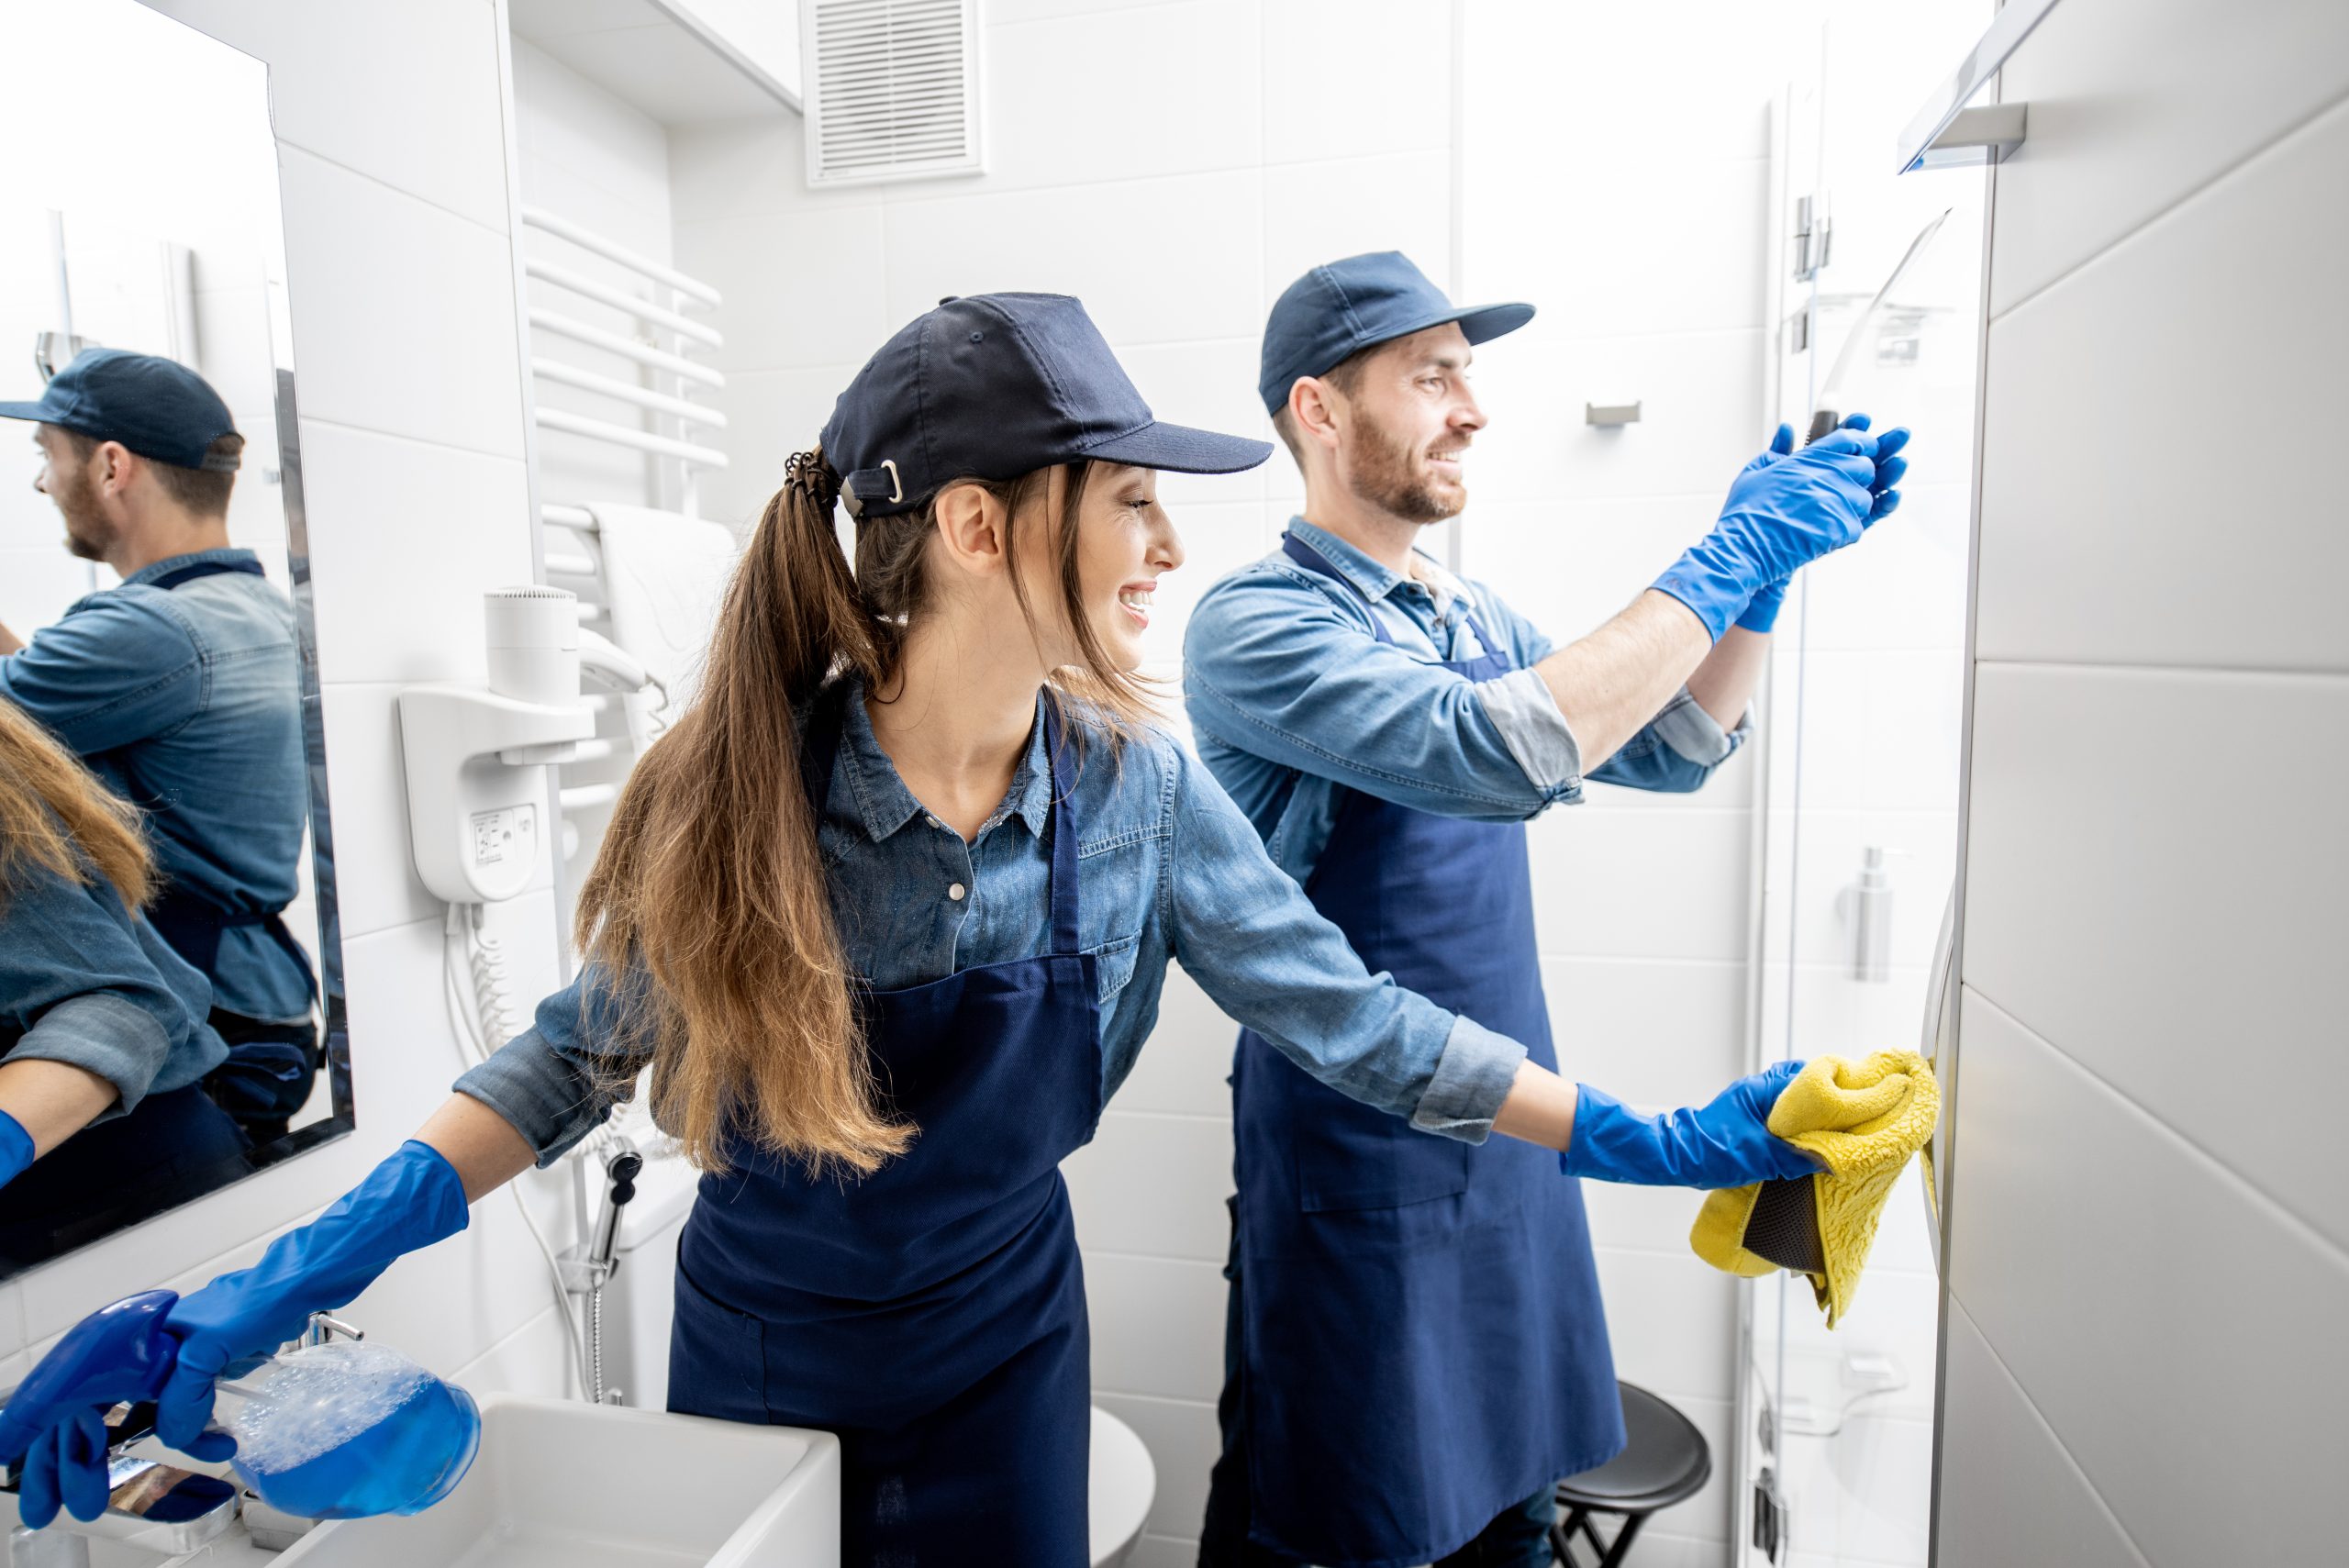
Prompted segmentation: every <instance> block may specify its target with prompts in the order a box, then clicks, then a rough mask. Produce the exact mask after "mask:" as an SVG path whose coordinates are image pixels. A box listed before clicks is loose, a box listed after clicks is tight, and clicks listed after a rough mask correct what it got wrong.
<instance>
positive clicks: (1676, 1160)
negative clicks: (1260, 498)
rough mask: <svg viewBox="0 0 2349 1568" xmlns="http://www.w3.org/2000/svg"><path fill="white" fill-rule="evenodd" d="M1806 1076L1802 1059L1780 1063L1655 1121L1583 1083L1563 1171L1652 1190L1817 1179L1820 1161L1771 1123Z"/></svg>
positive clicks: (1563, 1156)
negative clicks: (1781, 1101) (1799, 1077)
mask: <svg viewBox="0 0 2349 1568" xmlns="http://www.w3.org/2000/svg"><path fill="white" fill-rule="evenodd" d="M1801 1071H1802V1063H1801V1062H1778V1063H1776V1064H1775V1065H1774V1066H1772V1067H1770V1068H1768V1069H1767V1070H1766V1071H1764V1072H1761V1073H1755V1074H1754V1075H1753V1076H1752V1077H1750V1078H1740V1079H1739V1080H1738V1081H1737V1082H1736V1083H1734V1084H1731V1085H1730V1086H1729V1087H1728V1088H1726V1089H1724V1090H1722V1091H1721V1092H1720V1094H1719V1095H1715V1096H1714V1097H1713V1100H1712V1102H1711V1103H1710V1104H1709V1105H1706V1106H1692V1107H1689V1108H1687V1109H1685V1110H1676V1111H1668V1112H1666V1113H1665V1114H1664V1115H1663V1116H1653V1117H1650V1116H1641V1115H1639V1114H1637V1113H1636V1112H1633V1111H1631V1110H1627V1109H1625V1108H1624V1106H1623V1103H1622V1102H1621V1101H1620V1100H1618V1099H1616V1098H1615V1097H1614V1096H1613V1095H1602V1094H1600V1093H1599V1092H1598V1090H1597V1089H1594V1088H1592V1087H1591V1086H1590V1085H1589V1084H1576V1085H1575V1095H1577V1096H1578V1103H1577V1105H1576V1106H1575V1130H1574V1137H1573V1138H1572V1140H1569V1141H1568V1143H1567V1145H1566V1151H1565V1152H1564V1154H1561V1155H1560V1156H1558V1164H1559V1167H1560V1169H1562V1170H1564V1172H1565V1173H1566V1174H1567V1175H1569V1176H1589V1177H1591V1178H1593V1179H1594V1180H1597V1181H1602V1182H1629V1183H1631V1184H1636V1185H1640V1186H1651V1187H1742V1186H1747V1185H1750V1184H1753V1183H1755V1182H1766V1181H1778V1180H1784V1179H1786V1178H1788V1177H1793V1176H1808V1175H1811V1174H1814V1173H1817V1172H1818V1170H1819V1169H1820V1165H1819V1162H1817V1161H1815V1160H1813V1159H1812V1158H1811V1157H1810V1156H1809V1155H1808V1154H1806V1153H1804V1152H1803V1151H1801V1150H1799V1149H1798V1148H1796V1147H1795V1146H1794V1145H1793V1144H1791V1143H1788V1142H1787V1140H1784V1139H1782V1138H1778V1137H1776V1136H1774V1135H1773V1134H1772V1133H1771V1131H1770V1129H1769V1125H1768V1124H1769V1119H1770V1107H1771V1106H1775V1105H1776V1104H1777V1103H1778V1096H1779V1095H1780V1094H1782V1093H1784V1092H1785V1090H1786V1087H1787V1084H1788V1083H1790V1082H1792V1081H1793V1078H1794V1075H1795V1074H1796V1073H1799V1072H1801Z"/></svg>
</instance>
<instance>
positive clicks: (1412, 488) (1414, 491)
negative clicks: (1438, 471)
mask: <svg viewBox="0 0 2349 1568" xmlns="http://www.w3.org/2000/svg"><path fill="white" fill-rule="evenodd" d="M1358 428H1359V429H1360V431H1361V433H1362V438H1363V439H1362V441H1361V444H1360V448H1359V450H1357V452H1356V454H1355V457H1354V462H1353V475H1352V478H1353V492H1354V494H1355V495H1358V496H1360V497H1361V498H1362V499H1363V500H1364V501H1367V502H1368V503H1370V505H1372V506H1375V507H1377V508H1378V509H1379V510H1380V511H1382V512H1385V513H1386V514H1387V515H1389V516H1390V517H1400V518H1402V519H1403V520H1404V521H1405V522H1408V523H1440V522H1442V521H1443V520H1444V519H1445V518H1447V517H1454V516H1456V515H1458V513H1459V511H1460V509H1461V506H1462V505H1463V503H1462V502H1461V501H1458V500H1454V499H1453V498H1451V497H1448V496H1446V495H1444V494H1443V493H1442V491H1440V490H1438V489H1437V488H1436V481H1435V479H1434V478H1433V477H1432V476H1431V475H1429V474H1426V473H1420V472H1419V463H1418V459H1419V452H1418V451H1416V450H1413V449H1412V447H1411V446H1410V445H1409V444H1408V442H1406V441H1404V440H1402V439H1400V438H1398V437H1397V436H1395V435H1394V434H1393V433H1391V432H1390V431H1388V430H1387V429H1386V428H1385V427H1383V426H1380V425H1376V424H1374V423H1372V422H1371V421H1370V420H1369V419H1367V418H1364V419H1362V420H1361V421H1360V424H1359V427H1358Z"/></svg>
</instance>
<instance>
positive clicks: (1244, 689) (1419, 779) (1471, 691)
mask: <svg viewBox="0 0 2349 1568" xmlns="http://www.w3.org/2000/svg"><path fill="white" fill-rule="evenodd" d="M1289 531H1290V532H1291V533H1293V534H1295V535H1296V536H1297V538H1298V539H1301V540H1303V541H1304V542H1305V543H1307V544H1308V545H1310V546H1312V547H1313V548H1314V549H1315V550H1319V552H1320V553H1321V556H1322V558H1323V559H1324V560H1326V561H1328V562H1330V565H1331V566H1332V567H1334V568H1336V570H1337V571H1338V572H1339V573H1340V574H1341V576H1342V577H1343V579H1344V581H1342V582H1338V581H1333V580H1332V579H1330V577H1328V576H1326V575H1324V574H1323V573H1319V572H1312V571H1308V570H1307V569H1306V568H1305V567H1303V566H1300V565H1299V564H1297V562H1295V561H1292V560H1291V559H1290V558H1289V557H1288V556H1287V555H1286V554H1285V553H1283V552H1281V551H1279V550H1275V551H1274V552H1273V553H1272V554H1271V555H1268V556H1266V557H1265V558H1264V560H1262V561H1259V562H1256V563H1255V564H1253V565H1252V566H1244V567H1241V569H1240V570H1239V571H1237V572H1234V573H1231V574H1230V575H1229V576H1227V577H1225V578H1223V579H1222V580H1220V581H1219V582H1218V583H1217V584H1215V585H1214V586H1213V587H1211V588H1209V589H1208V591H1207V594H1206V595H1205V596H1204V597H1202V598H1201V599H1200V601H1199V604H1198V607H1197V609H1195V610H1194V611H1193V612H1192V614H1191V619H1190V624H1189V626H1188V627H1187V628H1186V630H1185V632H1184V635H1183V695H1184V701H1185V704H1186V707H1187V708H1188V710H1189V714H1190V719H1191V730H1192V735H1193V738H1194V741H1195V743H1196V744H1197V747H1198V751H1199V756H1200V758H1201V759H1202V760H1203V761H1204V762H1206V763H1207V765H1208V769H1209V771H1210V772H1212V773H1214V774H1215V776H1216V779H1217V781H1218V782H1219V783H1220V784H1222V785H1223V787H1224V788H1225V789H1227V790H1229V791H1230V793H1231V797H1232V799H1234V800H1235V801H1237V802H1238V803H1239V805H1240V808H1241V810H1242V811H1244V812H1245V813H1246V814H1247V816H1248V818H1249V820H1250V821H1252V822H1253V823H1254V824H1255V825H1256V828H1257V829H1258V830H1259V831H1260V832H1262V833H1263V834H1264V840H1265V847H1266V849H1267V850H1268V851H1270V852H1271V854H1272V857H1273V860H1274V862H1275V863H1276V864H1277V865H1279V866H1280V868H1281V869H1282V870H1284V871H1286V872H1287V873H1289V874H1290V875H1292V876H1294V877H1296V878H1297V881H1298V882H1299V883H1303V882H1305V881H1306V880H1307V879H1308V877H1310V876H1311V875H1312V873H1313V868H1314V866H1315V865H1316V864H1317V863H1319V860H1320V857H1321V851H1323V850H1324V849H1325V848H1327V847H1328V845H1329V841H1330V829H1331V828H1333V827H1334V826H1335V825H1336V822H1337V818H1338V810H1339V807H1340V806H1341V805H1342V804H1343V802H1344V795H1345V792H1346V791H1347V790H1348V789H1357V790H1361V791H1363V792H1364V793H1365V794H1368V795H1376V796H1377V797H1378V798H1380V799H1382V800H1388V801H1393V802H1395V803H1396V804H1397V805H1399V806H1410V807H1412V808H1413V809H1415V810H1419V811H1428V812H1433V813H1436V814H1438V815H1440V816H1445V817H1467V818H1471V819H1474V820H1476V821H1483V822H1520V821H1523V820H1525V819H1526V818H1528V817H1534V816H1537V815H1539V814H1540V813H1541V812H1542V811H1544V810H1546V809H1548V807H1550V806H1553V805H1554V804H1555V803H1557V802H1559V801H1565V802H1567V803H1569V804H1572V803H1576V802H1579V801H1580V800H1581V799H1582V798H1583V787H1582V786H1583V783H1584V781H1585V780H1586V778H1587V779H1596V780H1599V781H1602V782H1604V783H1607V784H1627V785H1629V786H1631V788H1633V789H1646V790H1661V791H1667V792H1675V793H1676V792H1685V791H1688V790H1694V789H1696V788H1698V786H1700V785H1702V784H1704V782H1705V781H1706V780H1707V779H1709V778H1710V777H1711V776H1712V773H1713V770H1714V769H1715V768H1717V767H1719V766H1720V764H1721V763H1722V762H1724V761H1725V760H1727V759H1728V757H1729V755H1730V754H1731V752H1733V751H1736V750H1737V749H1738V747H1739V746H1740V745H1742V743H1743V742H1744V740H1745V738H1746V736H1747V735H1748V734H1749V733H1750V732H1751V725H1750V722H1749V721H1748V720H1746V719H1742V718H1741V719H1740V720H1739V721H1738V726H1737V728H1735V729H1733V730H1728V731H1724V730H1723V729H1722V728H1721V727H1720V724H1718V723H1716V722H1715V721H1714V719H1713V717H1712V716H1711V715H1710V714H1709V713H1707V712H1706V711H1705V710H1704V709H1703V708H1701V707H1699V706H1697V701H1696V699H1695V698H1694V697H1692V696H1691V695H1689V694H1688V690H1687V687H1685V686H1684V687H1682V688H1681V690H1680V693H1679V695H1676V696H1675V697H1674V698H1673V699H1672V701H1671V702H1669V703H1667V704H1666V705H1665V706H1664V711H1663V712H1662V713H1659V714H1658V715H1656V717H1654V718H1653V719H1652V720H1650V721H1649V722H1648V724H1647V725H1646V726H1645V727H1644V728H1642V729H1641V730H1640V731H1639V733H1637V734H1636V735H1633V736H1632V737H1631V739H1630V740H1627V741H1625V742H1624V743H1623V746H1622V748H1621V750H1620V751H1617V752H1616V753H1615V754H1614V755H1613V756H1611V757H1609V758H1608V759H1607V761H1606V762H1604V763H1602V764H1601V765H1600V766H1598V767H1596V768H1593V769H1591V770H1590V771H1589V773H1584V772H1583V769H1582V756H1581V751H1580V748H1579V747H1578V746H1577V745H1576V743H1575V738H1574V732H1573V731H1572V730H1571V729H1569V728H1567V726H1566V721H1565V717H1564V715H1563V714H1561V713H1560V712H1559V711H1558V705H1557V702H1556V699H1555V698H1554V697H1553V696H1552V695H1551V693H1550V688H1549V685H1548V684H1547V683H1546V682H1544V681H1543V679H1542V676H1541V674H1540V673H1537V672H1536V671H1535V670H1534V669H1533V665H1534V664H1535V663H1537V662H1540V661H1541V660H1542V659H1545V658H1547V657H1549V655H1550V653H1551V652H1552V651H1553V649H1554V648H1555V646H1556V645H1555V644H1554V643H1553V642H1552V641H1551V640H1550V639H1549V638H1547V637H1545V636H1543V635H1542V632H1541V631H1540V629H1539V628H1536V627H1535V626H1534V625H1533V624H1532V623H1531V621H1529V620H1527V619H1526V618H1525V617H1523V616H1521V615H1519V614H1518V613H1517V612H1516V611H1515V610H1513V609H1511V608H1510V607H1509V606H1508V604H1507V603H1506V602H1504V601H1503V600H1502V598H1501V596H1500V595H1498V594H1496V593H1494V592H1493V591H1492V589H1490V588H1489V587H1486V586H1485V585H1484V584H1479V583H1473V582H1469V581H1466V580H1464V579H1461V578H1457V577H1454V576H1453V575H1452V573H1449V572H1446V571H1445V570H1444V569H1443V568H1442V567H1441V566H1439V565H1437V564H1436V563H1435V562H1433V561H1431V560H1430V559H1429V558H1427V557H1426V556H1424V555H1422V556H1420V558H1419V574H1418V575H1416V576H1410V577H1406V576H1403V575H1401V574H1400V573H1396V572H1395V571H1393V570H1392V569H1390V568H1388V567H1386V566H1384V565H1382V564H1380V563H1379V562H1375V561H1374V560H1372V559H1371V558H1370V557H1369V556H1368V555H1366V554H1364V552H1363V551H1361V550H1357V549H1355V548H1354V547H1353V545H1350V544H1348V543H1347V542H1346V541H1345V540H1343V539H1339V538H1338V537H1337V536H1336V535H1334V534H1331V533H1330V532H1329V531H1327V530H1326V529H1323V528H1316V527H1315V526H1314V525H1313V524H1311V523H1308V522H1307V521H1306V520H1305V519H1304V518H1302V517H1297V518H1295V519H1292V520H1291V522H1290V524H1289ZM1472 616H1473V617H1474V619H1475V626H1471V624H1470V618H1471V617H1472ZM1373 617H1376V623H1377V624H1378V625H1381V626H1384V627H1385V628H1386V633H1387V636H1388V637H1389V638H1390V639H1392V641H1390V642H1384V643H1382V642H1380V641H1379V640H1378V639H1377V633H1376V631H1375V630H1374V629H1373V624H1374V623H1373ZM1475 627H1482V628H1484V630H1485V632H1486V634H1487V635H1488V636H1490V637H1491V638H1492V639H1493V640H1494V641H1495V642H1496V643H1497V644H1498V645H1499V646H1500V648H1501V649H1502V650H1503V651H1506V652H1507V653H1508V655H1509V658H1510V661H1511V662H1513V663H1514V664H1515V665H1516V668H1515V669H1513V670H1511V671H1510V672H1509V673H1507V674H1505V675H1503V676H1501V677H1500V678H1498V679H1497V680H1492V681H1484V682H1475V681H1470V680H1469V679H1467V678H1466V677H1465V676H1463V675H1461V674H1458V673H1454V672H1453V671H1450V670H1446V669H1443V668H1442V667H1441V666H1442V664H1443V663H1445V662H1463V661H1465V660H1470V659H1475V658H1477V657H1479V656H1480V655H1482V654H1483V653H1485V652H1486V648H1485V647H1484V646H1483V645H1482V644H1481V643H1480V642H1479V641H1478V639H1477V637H1476V632H1475Z"/></svg>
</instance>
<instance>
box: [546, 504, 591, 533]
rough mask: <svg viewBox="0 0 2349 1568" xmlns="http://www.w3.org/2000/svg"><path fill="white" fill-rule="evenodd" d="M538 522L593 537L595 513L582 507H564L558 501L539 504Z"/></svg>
mask: <svg viewBox="0 0 2349 1568" xmlns="http://www.w3.org/2000/svg"><path fill="white" fill-rule="evenodd" d="M539 520H540V522H546V523H552V524H553V525H554V526H555V527H556V528H571V529H573V530H575V531H577V532H579V533H583V534H588V535H593V534H594V533H595V531H596V514H595V513H593V512H591V511H589V510H588V509H587V508H586V507H584V506H564V505H562V503H561V502H559V501H542V502H540V504H539Z"/></svg>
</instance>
